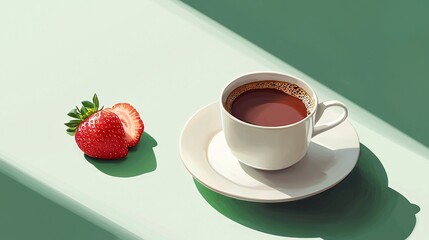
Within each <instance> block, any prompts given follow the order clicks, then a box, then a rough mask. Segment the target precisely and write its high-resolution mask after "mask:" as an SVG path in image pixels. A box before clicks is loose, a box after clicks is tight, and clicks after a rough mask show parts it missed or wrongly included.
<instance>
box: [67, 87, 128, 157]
mask: <svg viewBox="0 0 429 240" xmlns="http://www.w3.org/2000/svg"><path fill="white" fill-rule="evenodd" d="M92 99H93V102H90V101H83V102H82V105H83V106H82V107H81V108H80V109H79V108H77V107H76V109H72V110H71V111H70V112H69V113H68V114H67V115H68V116H70V117H72V118H75V119H73V120H71V121H70V122H68V123H65V125H66V126H67V127H68V129H67V132H68V133H69V134H70V135H74V137H75V141H76V143H77V145H78V147H79V148H80V149H81V150H82V151H83V152H84V153H85V154H86V155H88V156H90V157H94V158H100V159H118V158H123V157H125V156H127V154H128V147H127V142H126V140H125V132H124V128H123V127H122V123H121V120H120V119H119V117H118V116H117V115H116V114H114V113H113V112H111V111H109V110H103V108H102V109H101V110H98V107H99V102H98V98H97V95H96V94H94V97H93V98H92Z"/></svg>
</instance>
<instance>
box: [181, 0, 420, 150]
mask: <svg viewBox="0 0 429 240" xmlns="http://www.w3.org/2000/svg"><path fill="white" fill-rule="evenodd" d="M183 2H185V3H186V4H188V5H190V6H191V7H193V8H195V9H197V10H198V11H200V12H202V13H203V14H205V15H207V16H208V17H210V18H212V19H214V20H216V21H217V22H219V23H220V24H222V25H224V26H226V27H227V28H229V29H230V30H232V31H234V32H236V33H238V34H239V35H240V36H242V37H244V38H246V39H247V40H249V41H251V42H253V43H254V44H256V45H257V46H259V47H261V48H262V49H264V50H266V51H268V52H270V53H271V54H273V55H275V56H276V57H278V58H280V59H281V60H283V61H285V62H286V63H288V64H290V65H292V66H294V67H296V68H297V69H299V70H301V71H302V72H304V73H306V74H307V75H309V76H311V77H313V78H314V79H316V80H317V81H319V82H321V83H323V84H325V85H327V86H328V87H329V88H331V89H333V90H335V91H336V92H338V93H340V94H342V95H344V96H345V97H347V98H349V99H350V100H352V101H353V102H355V103H357V104H359V105H360V106H362V107H363V108H365V109H367V110H369V111H370V112H372V113H373V114H375V115H377V116H378V117H380V118H382V119H383V120H385V121H386V122H388V123H390V124H392V125H393V126H395V127H396V128H398V129H400V130H401V131H403V132H405V133H406V134H408V135H409V136H411V137H413V138H415V139H416V140H418V141H420V142H421V143H423V144H424V145H426V146H429V131H427V130H422V127H423V126H426V120H427V119H428V118H429V111H427V108H428V107H427V99H426V93H425V91H427V90H429V81H428V80H427V79H428V75H429V45H428V43H429V27H428V26H429V14H428V9H429V1H397V0H394V1H392V0H383V1H371V0H363V1H342V0H335V1H331V0H330V1H284V0H269V1H244V0H241V1H240V0H235V1H230V0H217V1H199V0H183ZM425 129H427V127H425Z"/></svg>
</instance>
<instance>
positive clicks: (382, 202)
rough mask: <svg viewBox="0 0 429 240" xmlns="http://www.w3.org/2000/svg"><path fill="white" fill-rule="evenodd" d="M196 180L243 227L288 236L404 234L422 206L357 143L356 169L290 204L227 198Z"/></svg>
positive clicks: (389, 236) (208, 197)
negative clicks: (390, 182) (391, 181)
mask: <svg viewBox="0 0 429 240" xmlns="http://www.w3.org/2000/svg"><path fill="white" fill-rule="evenodd" d="M195 184H196V186H197V188H198V190H199V192H200V193H201V195H202V196H203V197H204V199H205V200H206V201H207V202H208V203H209V204H210V205H211V206H212V207H213V208H215V209H216V210H217V211H218V212H220V213H221V214H223V215H224V216H226V217H228V218H230V219H232V220H233V221H235V222H238V223H240V224H242V225H244V226H246V227H249V228H252V229H255V230H258V231H262V232H266V233H269V234H275V235H280V236H288V237H301V238H309V237H320V238H322V239H339V240H340V239H341V240H342V239H362V240H368V239H390V240H396V239H401V240H402V239H406V238H407V237H408V236H409V235H410V234H411V232H412V231H413V229H414V227H415V225H416V216H415V215H416V214H417V213H418V212H419V211H420V208H419V207H418V206H417V205H415V204H411V203H410V202H409V200H408V199H406V198H405V197H404V196H403V195H401V194H400V193H399V192H397V191H395V190H394V189H391V188H389V187H388V178H387V175H386V172H385V170H384V168H383V165H382V164H381V162H380V160H379V159H378V158H377V156H375V155H374V154H373V153H372V152H371V151H370V150H369V149H368V148H367V147H365V146H364V145H361V151H360V156H359V160H358V163H357V165H356V167H355V168H354V170H353V171H352V172H351V173H350V175H349V176H347V177H346V179H344V180H343V181H342V182H340V183H339V184H338V185H336V186H335V187H333V188H331V189H329V190H328V191H326V192H323V193H321V194H318V195H315V196H313V197H310V198H307V199H304V200H300V201H295V202H289V203H277V204H266V203H252V202H246V201H240V200H236V199H232V198H229V197H225V196H223V195H220V194H218V193H215V192H213V191H211V190H209V189H207V188H206V187H204V186H203V185H202V184H200V183H198V182H197V181H195Z"/></svg>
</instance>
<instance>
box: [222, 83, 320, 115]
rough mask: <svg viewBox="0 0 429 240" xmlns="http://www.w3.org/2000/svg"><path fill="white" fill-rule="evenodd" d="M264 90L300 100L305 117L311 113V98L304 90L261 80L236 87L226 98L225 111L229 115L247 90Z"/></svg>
mask: <svg viewBox="0 0 429 240" xmlns="http://www.w3.org/2000/svg"><path fill="white" fill-rule="evenodd" d="M265 88H270V89H276V90H280V91H282V92H284V93H286V94H289V95H291V96H292V97H296V98H298V99H300V100H301V101H302V102H303V103H304V105H305V108H306V109H307V115H309V114H310V113H311V112H312V111H313V108H314V101H313V98H312V97H310V95H308V93H307V92H306V91H305V90H304V89H302V88H301V87H300V86H298V85H296V84H293V83H289V82H282V81H277V80H262V81H257V82H251V83H247V84H244V85H241V86H239V87H237V88H236V89H234V90H232V92H231V93H230V94H229V96H228V97H227V99H226V102H225V103H224V106H225V109H226V110H227V111H228V112H229V113H231V108H232V103H233V102H234V100H235V99H236V98H237V97H238V96H240V95H241V94H243V93H244V92H246V91H249V90H253V89H265Z"/></svg>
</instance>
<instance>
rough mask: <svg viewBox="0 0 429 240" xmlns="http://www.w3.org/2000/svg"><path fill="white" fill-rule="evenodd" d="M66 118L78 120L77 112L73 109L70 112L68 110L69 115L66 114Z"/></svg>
mask: <svg viewBox="0 0 429 240" xmlns="http://www.w3.org/2000/svg"><path fill="white" fill-rule="evenodd" d="M67 116H69V117H72V118H77V119H80V118H79V114H78V112H77V111H76V109H74V108H73V109H72V110H70V112H69V113H67Z"/></svg>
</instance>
